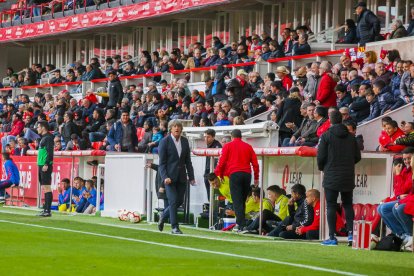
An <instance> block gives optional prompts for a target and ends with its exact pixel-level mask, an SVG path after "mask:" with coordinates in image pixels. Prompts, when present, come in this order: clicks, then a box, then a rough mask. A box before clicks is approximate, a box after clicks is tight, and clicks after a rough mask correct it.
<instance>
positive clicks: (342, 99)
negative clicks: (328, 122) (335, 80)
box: [335, 84, 352, 108]
mask: <svg viewBox="0 0 414 276" xmlns="http://www.w3.org/2000/svg"><path fill="white" fill-rule="evenodd" d="M335 92H336V97H337V99H336V102H337V107H338V108H341V107H348V106H349V105H350V104H351V103H352V97H351V95H349V94H348V92H347V91H346V86H345V85H343V84H338V85H337V86H335Z"/></svg>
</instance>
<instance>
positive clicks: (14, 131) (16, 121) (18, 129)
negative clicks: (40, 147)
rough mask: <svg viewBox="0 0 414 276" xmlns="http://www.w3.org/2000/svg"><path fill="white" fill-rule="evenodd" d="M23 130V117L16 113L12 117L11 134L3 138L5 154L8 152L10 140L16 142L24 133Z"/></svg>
mask: <svg viewBox="0 0 414 276" xmlns="http://www.w3.org/2000/svg"><path fill="white" fill-rule="evenodd" d="M23 128H24V122H23V121H22V115H21V114H20V113H15V114H14V115H13V117H12V126H11V130H10V132H9V134H8V135H6V136H4V137H3V138H1V145H2V148H3V152H4V151H5V150H6V145H7V144H8V143H9V142H10V140H16V137H17V136H19V135H20V134H21V133H22V131H23Z"/></svg>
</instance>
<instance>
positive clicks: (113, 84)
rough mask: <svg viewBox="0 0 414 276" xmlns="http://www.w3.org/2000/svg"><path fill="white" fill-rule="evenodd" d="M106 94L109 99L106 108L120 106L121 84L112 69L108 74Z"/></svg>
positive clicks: (121, 96)
mask: <svg viewBox="0 0 414 276" xmlns="http://www.w3.org/2000/svg"><path fill="white" fill-rule="evenodd" d="M108 78H109V82H108V95H109V101H108V105H107V108H108V109H109V108H114V107H120V106H121V101H122V98H123V97H124V92H123V91H122V85H121V82H120V81H119V79H118V77H117V75H116V73H115V72H114V71H112V72H110V73H109V74H108Z"/></svg>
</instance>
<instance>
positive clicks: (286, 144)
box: [282, 138, 294, 147]
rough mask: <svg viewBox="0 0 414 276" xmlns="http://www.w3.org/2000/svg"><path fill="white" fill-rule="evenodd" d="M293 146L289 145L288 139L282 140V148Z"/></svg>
mask: <svg viewBox="0 0 414 276" xmlns="http://www.w3.org/2000/svg"><path fill="white" fill-rule="evenodd" d="M293 146H294V144H291V143H290V138H285V139H283V142H282V147H293Z"/></svg>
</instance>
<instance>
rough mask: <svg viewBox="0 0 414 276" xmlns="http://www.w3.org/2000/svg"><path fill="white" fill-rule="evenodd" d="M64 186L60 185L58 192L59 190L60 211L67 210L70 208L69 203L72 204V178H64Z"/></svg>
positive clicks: (62, 183) (62, 182)
mask: <svg viewBox="0 0 414 276" xmlns="http://www.w3.org/2000/svg"><path fill="white" fill-rule="evenodd" d="M60 183H61V185H62V186H63V189H62V187H58V192H59V206H58V209H59V211H62V212H63V211H66V210H68V208H69V204H70V195H71V193H72V188H71V187H70V180H69V178H64V179H62V181H61V182H60Z"/></svg>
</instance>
